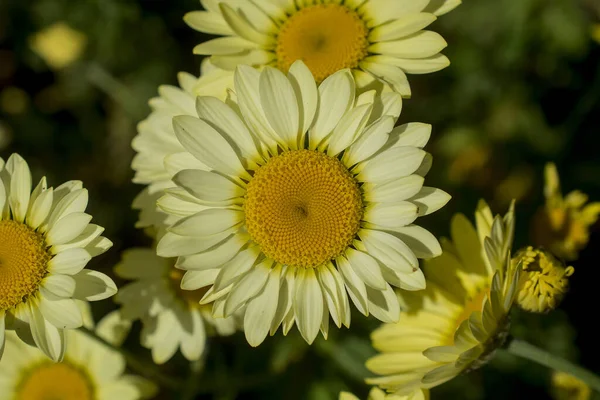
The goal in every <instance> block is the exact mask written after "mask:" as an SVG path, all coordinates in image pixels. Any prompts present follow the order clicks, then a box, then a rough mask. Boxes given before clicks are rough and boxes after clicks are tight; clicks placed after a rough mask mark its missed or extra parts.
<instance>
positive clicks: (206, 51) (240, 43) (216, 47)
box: [194, 36, 259, 55]
mask: <svg viewBox="0 0 600 400" xmlns="http://www.w3.org/2000/svg"><path fill="white" fill-rule="evenodd" d="M258 47H259V45H258V44H256V43H254V42H251V41H249V40H246V39H243V38H241V37H237V36H226V37H221V38H216V39H212V40H207V41H206V42H203V43H201V44H199V45H197V46H196V47H194V54H199V55H213V54H217V55H224V54H235V53H239V52H241V51H244V50H250V49H256V48H258Z"/></svg>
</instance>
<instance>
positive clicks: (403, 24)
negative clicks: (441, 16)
mask: <svg viewBox="0 0 600 400" xmlns="http://www.w3.org/2000/svg"><path fill="white" fill-rule="evenodd" d="M435 20H436V16H435V15H433V14H429V13H414V14H412V13H411V14H406V15H403V16H401V17H400V18H398V19H395V20H393V21H391V22H390V23H387V24H385V25H380V26H377V27H375V28H374V29H373V30H371V32H369V42H371V43H372V42H385V41H388V40H396V39H400V38H402V37H404V36H408V35H411V34H413V33H415V32H418V31H420V30H421V29H424V28H425V27H427V26H428V25H429V24H431V23H432V22H433V21H435Z"/></svg>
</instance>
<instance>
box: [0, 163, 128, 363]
mask: <svg viewBox="0 0 600 400" xmlns="http://www.w3.org/2000/svg"><path fill="white" fill-rule="evenodd" d="M0 177H1V180H0V212H1V214H0V356H1V355H2V348H3V344H4V332H5V329H7V328H8V329H14V330H15V331H16V333H17V334H18V335H19V337H20V338H21V339H22V340H24V341H25V342H27V343H35V345H36V346H37V347H39V348H40V349H41V350H42V351H43V352H44V353H46V355H48V357H50V358H52V359H53V360H55V361H59V360H62V358H63V355H64V352H65V346H66V341H65V333H64V331H63V330H64V329H75V328H78V327H80V326H81V325H82V323H83V322H82V316H81V313H80V311H79V309H78V308H77V306H76V304H75V301H74V300H73V299H81V300H88V301H96V300H102V299H105V298H107V297H110V296H112V295H113V294H115V293H116V292H117V287H116V286H115V284H114V282H113V281H112V280H111V279H110V278H109V277H107V276H106V275H104V274H102V273H100V272H97V271H91V270H89V269H84V268H85V266H86V264H87V263H88V261H90V259H91V258H92V257H94V256H97V255H99V254H102V253H104V252H105V251H106V250H108V249H109V248H110V247H111V246H112V243H111V242H110V240H108V239H106V238H105V237H103V236H101V233H102V232H103V231H104V228H102V227H100V226H98V225H94V224H90V221H91V219H92V216H91V215H88V214H86V213H84V211H85V208H86V206H87V202H88V192H87V190H86V189H83V188H82V183H81V182H79V181H69V182H66V183H64V184H62V185H60V186H58V187H57V188H55V189H54V188H52V187H48V186H47V183H46V178H45V177H44V178H42V179H41V180H40V183H39V184H38V185H37V186H36V187H35V189H34V190H33V192H32V191H31V172H30V171H29V166H28V165H27V162H25V160H24V159H23V158H21V156H19V155H18V154H13V155H12V156H11V157H10V158H9V159H8V162H6V164H4V160H3V159H1V158H0Z"/></svg>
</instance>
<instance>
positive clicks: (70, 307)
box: [39, 296, 83, 329]
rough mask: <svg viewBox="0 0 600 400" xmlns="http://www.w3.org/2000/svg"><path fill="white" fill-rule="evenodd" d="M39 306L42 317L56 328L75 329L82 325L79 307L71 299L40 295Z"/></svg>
mask: <svg viewBox="0 0 600 400" xmlns="http://www.w3.org/2000/svg"><path fill="white" fill-rule="evenodd" d="M39 307H40V311H41V312H42V315H43V316H44V318H45V319H46V320H47V321H48V322H50V323H51V324H52V325H54V326H55V327H57V328H58V329H77V328H79V327H81V326H83V318H82V316H81V312H80V310H79V307H78V306H77V304H75V301H73V300H71V299H48V298H46V297H45V296H40V301H39Z"/></svg>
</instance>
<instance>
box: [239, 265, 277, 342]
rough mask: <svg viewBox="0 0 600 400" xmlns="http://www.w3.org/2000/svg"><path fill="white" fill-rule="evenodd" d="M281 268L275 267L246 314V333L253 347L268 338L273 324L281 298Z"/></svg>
mask: <svg viewBox="0 0 600 400" xmlns="http://www.w3.org/2000/svg"><path fill="white" fill-rule="evenodd" d="M280 276H281V266H279V265H277V266H275V267H274V268H273V269H272V270H271V271H270V272H269V276H268V278H267V283H266V284H265V286H264V287H263V289H262V291H261V292H260V293H259V294H258V295H257V296H256V297H255V298H253V299H252V300H251V301H250V302H249V303H248V306H247V307H246V312H245V314H244V332H245V334H246V340H247V341H248V343H249V344H250V346H252V347H256V346H258V345H259V344H261V343H262V342H263V341H264V340H265V338H266V337H267V333H269V329H270V327H271V322H272V321H273V318H274V317H275V312H276V310H277V303H278V298H279V284H280Z"/></svg>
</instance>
